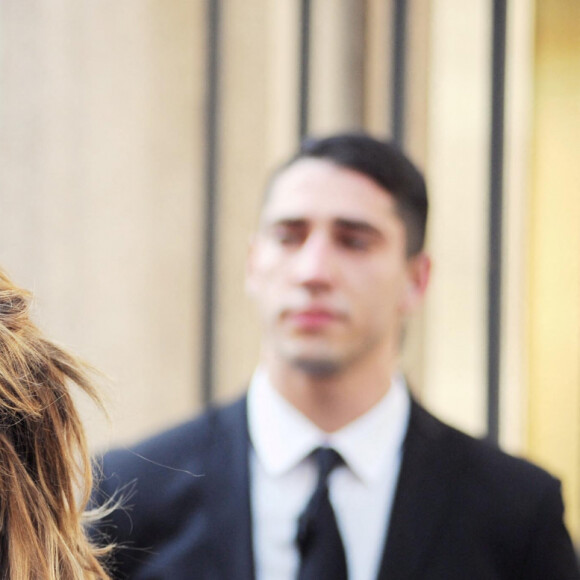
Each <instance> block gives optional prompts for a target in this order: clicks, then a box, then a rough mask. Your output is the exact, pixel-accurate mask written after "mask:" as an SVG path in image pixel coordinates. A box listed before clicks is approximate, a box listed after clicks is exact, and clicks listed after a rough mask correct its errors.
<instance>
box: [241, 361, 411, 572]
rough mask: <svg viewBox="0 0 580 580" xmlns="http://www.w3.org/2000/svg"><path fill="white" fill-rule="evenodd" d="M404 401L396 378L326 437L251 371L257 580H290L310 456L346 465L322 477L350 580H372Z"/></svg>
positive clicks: (404, 419)
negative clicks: (327, 450)
mask: <svg viewBox="0 0 580 580" xmlns="http://www.w3.org/2000/svg"><path fill="white" fill-rule="evenodd" d="M410 407H411V405H410V397H409V393H408V391H407V388H406V385H405V381H404V379H403V377H402V376H401V375H396V376H395V377H394V378H393V380H392V384H391V387H390V389H389V390H388V392H387V394H386V395H385V396H384V397H383V398H382V399H381V400H380V401H379V402H378V403H377V404H376V405H375V406H374V407H373V408H372V409H370V410H369V411H368V412H367V413H365V414H364V415H363V416H361V417H359V418H358V419H356V420H355V421H352V422H351V423H349V424H348V425H346V426H345V427H343V428H342V429H340V430H339V431H336V432H334V433H330V434H329V433H325V432H324V431H322V430H320V429H319V428H318V427H317V426H316V425H314V424H313V423H312V422H311V421H310V420H309V419H307V418H306V417H305V416H304V415H303V414H302V413H300V412H299V411H298V410H297V409H296V408H294V407H293V406H292V405H291V404H290V403H288V402H287V401H286V399H284V398H283V397H282V396H281V395H280V394H279V393H278V392H277V391H276V390H275V389H274V388H273V387H272V385H271V384H270V382H269V380H268V377H267V376H266V373H265V372H264V371H262V370H260V369H258V370H257V371H256V373H255V374H254V377H253V378H252V382H251V385H250V390H249V393H248V426H249V432H250V439H251V441H252V446H253V449H252V451H251V458H250V481H251V485H250V488H251V503H252V517H253V542H254V559H255V565H256V577H257V579H258V580H294V579H295V578H296V574H297V571H298V566H299V554H298V551H297V549H296V546H295V543H294V541H295V537H296V525H297V521H298V517H299V515H300V513H301V512H302V510H303V509H304V507H305V506H306V504H307V502H308V500H309V499H310V496H311V495H312V492H313V490H314V487H315V484H316V479H317V469H316V466H315V465H314V462H313V460H312V458H310V457H308V456H309V455H310V453H311V452H312V451H313V450H314V449H316V448H317V447H320V446H330V447H333V448H334V449H336V451H338V452H339V453H340V454H341V455H342V457H343V459H344V461H345V465H344V466H341V467H338V468H336V469H335V470H334V471H333V472H332V473H331V474H330V476H329V484H328V485H329V493H330V501H331V503H332V505H333V508H334V512H335V515H336V519H337V524H338V528H339V530H340V533H341V536H342V541H343V544H344V548H345V553H346V558H347V565H348V571H349V579H350V580H375V579H376V577H377V574H378V571H379V567H380V564H381V558H382V553H383V548H384V545H385V540H386V531H387V523H388V521H389V518H390V514H391V507H392V503H393V498H394V494H395V488H396V484H397V479H398V475H399V469H400V466H401V457H402V445H403V440H404V438H405V434H406V432H407V426H408V423H409V413H410Z"/></svg>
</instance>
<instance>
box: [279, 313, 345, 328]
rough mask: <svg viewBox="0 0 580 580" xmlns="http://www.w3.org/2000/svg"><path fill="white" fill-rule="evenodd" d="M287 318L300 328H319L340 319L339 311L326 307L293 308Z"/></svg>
mask: <svg viewBox="0 0 580 580" xmlns="http://www.w3.org/2000/svg"><path fill="white" fill-rule="evenodd" d="M287 318H288V320H289V321H290V322H291V324H293V325H294V326H297V327H298V328H300V329H301V330H319V329H322V328H325V327H327V326H329V325H330V324H333V323H335V322H338V321H339V320H341V319H342V316H341V315H340V313H338V312H335V311H333V310H329V309H326V308H307V309H304V310H294V311H290V312H289V313H288V314H287Z"/></svg>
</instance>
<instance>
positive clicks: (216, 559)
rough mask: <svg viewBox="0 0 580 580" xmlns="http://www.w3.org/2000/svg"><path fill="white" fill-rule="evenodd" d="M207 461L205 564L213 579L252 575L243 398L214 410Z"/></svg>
mask: <svg viewBox="0 0 580 580" xmlns="http://www.w3.org/2000/svg"><path fill="white" fill-rule="evenodd" d="M212 422H213V425H212V431H213V445H212V446H211V448H210V449H209V450H208V453H209V457H208V464H209V465H211V466H212V470H211V471H212V473H213V477H212V480H211V481H208V483H207V487H208V489H207V494H208V502H207V504H206V506H207V518H208V520H209V523H210V525H211V527H212V529H213V531H214V533H213V538H212V539H211V540H210V541H208V543H207V546H206V548H207V550H208V552H209V553H208V559H207V560H208V564H209V566H210V567H211V568H212V569H213V568H218V569H219V573H218V574H217V575H216V578H236V580H252V579H253V578H254V557H253V545H252V515H251V508H250V482H249V468H248V453H249V436H248V427H247V418H246V399H245V397H244V398H243V399H242V400H240V401H239V402H237V403H235V404H234V405H231V406H229V407H226V408H224V409H223V410H220V411H217V412H215V414H214V416H213V418H212Z"/></svg>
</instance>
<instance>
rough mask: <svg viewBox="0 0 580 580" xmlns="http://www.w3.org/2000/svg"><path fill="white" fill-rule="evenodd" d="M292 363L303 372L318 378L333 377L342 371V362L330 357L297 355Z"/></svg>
mask: <svg viewBox="0 0 580 580" xmlns="http://www.w3.org/2000/svg"><path fill="white" fill-rule="evenodd" d="M292 365H293V366H294V367H295V368H296V369H298V370H300V371H302V372H303V373H305V374H307V375H309V376H311V377H314V378H317V379H323V378H328V377H331V376H333V375H335V374H337V373H338V372H339V371H340V364H339V363H338V362H337V361H335V360H329V359H315V358H308V357H297V358H295V359H294V360H293V361H292Z"/></svg>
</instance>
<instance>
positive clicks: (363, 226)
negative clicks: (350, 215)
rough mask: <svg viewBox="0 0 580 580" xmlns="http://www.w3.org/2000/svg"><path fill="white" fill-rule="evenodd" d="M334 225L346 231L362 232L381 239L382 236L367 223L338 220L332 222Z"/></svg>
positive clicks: (375, 228) (344, 219)
mask: <svg viewBox="0 0 580 580" xmlns="http://www.w3.org/2000/svg"><path fill="white" fill-rule="evenodd" d="M334 223H335V225H336V226H338V227H340V228H344V229H348V230H355V231H357V232H362V233H366V234H370V235H373V236H380V237H382V235H383V234H382V232H381V231H380V230H379V229H378V228H377V227H375V226H373V225H372V224H370V223H369V222H367V221H361V220H353V219H346V218H338V219H336V220H335V221H334Z"/></svg>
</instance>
